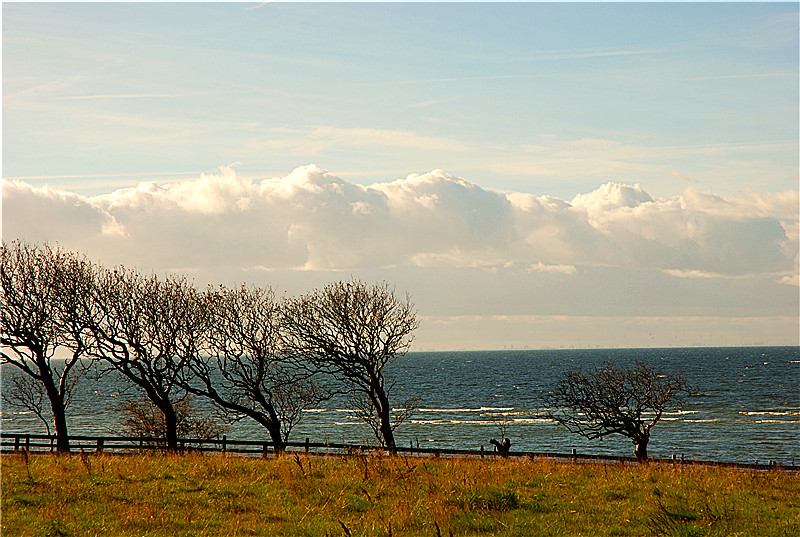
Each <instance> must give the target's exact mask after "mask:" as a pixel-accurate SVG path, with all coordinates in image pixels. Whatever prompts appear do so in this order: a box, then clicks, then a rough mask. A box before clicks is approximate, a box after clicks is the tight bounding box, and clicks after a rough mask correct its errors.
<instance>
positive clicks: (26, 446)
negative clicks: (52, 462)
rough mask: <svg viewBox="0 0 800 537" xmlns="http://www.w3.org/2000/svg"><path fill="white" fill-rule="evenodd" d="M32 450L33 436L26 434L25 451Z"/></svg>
mask: <svg viewBox="0 0 800 537" xmlns="http://www.w3.org/2000/svg"><path fill="white" fill-rule="evenodd" d="M30 450H31V435H29V434H26V435H25V451H30Z"/></svg>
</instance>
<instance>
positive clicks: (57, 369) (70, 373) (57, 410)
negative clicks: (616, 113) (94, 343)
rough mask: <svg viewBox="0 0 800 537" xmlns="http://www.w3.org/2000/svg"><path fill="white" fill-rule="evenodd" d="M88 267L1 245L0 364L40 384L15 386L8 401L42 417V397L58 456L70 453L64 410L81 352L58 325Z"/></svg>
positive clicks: (43, 251) (51, 251)
mask: <svg viewBox="0 0 800 537" xmlns="http://www.w3.org/2000/svg"><path fill="white" fill-rule="evenodd" d="M88 266H89V264H88V262H87V261H86V260H85V259H83V258H82V257H80V256H77V255H75V254H71V253H68V252H65V251H63V250H61V249H60V248H59V247H58V246H50V245H47V244H45V245H42V246H34V245H30V244H27V243H24V242H20V241H14V242H12V243H10V244H6V243H5V242H3V245H2V263H1V264H0V287H1V288H2V291H0V293H1V296H0V299H1V302H0V344H2V351H0V359H2V363H3V364H9V365H12V366H14V367H16V368H17V369H18V371H19V372H21V373H22V374H24V375H27V376H28V377H29V378H30V379H32V380H33V381H35V383H37V384H38V387H37V386H34V385H33V384H31V383H29V382H25V381H20V382H19V383H17V384H13V385H12V390H13V391H12V392H11V393H10V394H9V396H10V397H6V401H11V402H12V404H13V403H18V404H21V405H22V406H27V407H28V408H29V409H36V408H38V411H36V410H34V411H35V412H36V413H37V415H38V416H39V417H40V418H43V416H44V411H43V405H42V402H43V401H44V397H46V399H47V401H48V402H49V405H50V410H51V412H52V420H53V425H54V427H55V433H56V437H57V438H56V449H57V450H58V451H59V452H69V449H70V445H69V436H68V432H67V418H66V409H67V406H68V405H69V395H70V391H71V389H72V386H73V385H74V383H75V381H76V379H77V376H78V374H79V368H77V367H76V366H77V365H78V364H79V361H80V358H81V356H82V355H83V353H84V348H83V345H82V344H81V342H80V341H79V340H74V339H71V337H70V333H69V332H68V331H65V330H64V329H63V325H62V320H63V319H64V317H65V314H66V313H67V312H68V311H69V310H70V309H71V308H72V307H73V306H74V304H73V298H74V297H75V296H76V295H78V294H80V293H82V292H83V288H82V287H81V285H82V284H83V283H85V282H84V280H83V279H82V278H81V277H78V275H79V274H82V273H84V272H85V271H84V269H85V268H86V267H88ZM58 349H62V351H64V354H65V355H66V356H65V357H64V359H63V361H62V360H60V359H56V358H55V355H56V351H57V350H58ZM42 395H44V397H42ZM40 398H41V399H40ZM43 419H45V420H46V418H43ZM47 430H48V433H49V431H50V427H49V425H48V426H47Z"/></svg>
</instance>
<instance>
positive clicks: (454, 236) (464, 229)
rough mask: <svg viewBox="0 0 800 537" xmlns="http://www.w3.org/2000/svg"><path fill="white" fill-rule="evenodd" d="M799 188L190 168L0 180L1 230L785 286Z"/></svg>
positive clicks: (86, 242) (271, 259)
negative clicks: (752, 279) (75, 186)
mask: <svg viewBox="0 0 800 537" xmlns="http://www.w3.org/2000/svg"><path fill="white" fill-rule="evenodd" d="M798 218H799V217H798V192H797V191H796V190H789V191H785V192H781V193H757V192H751V191H744V192H740V193H739V194H737V195H735V196H731V197H721V196H717V195H714V194H711V193H708V192H700V191H698V190H696V189H693V188H687V189H686V190H685V191H684V192H683V193H682V194H681V195H677V196H673V197H670V198H665V199H654V198H653V197H652V196H650V195H649V194H648V193H647V192H646V191H645V189H644V188H643V187H642V186H641V185H639V184H635V185H626V184H618V183H613V182H610V183H607V184H604V185H601V186H599V187H598V188H597V189H596V190H594V191H593V192H588V193H582V194H578V195H576V196H575V197H574V198H573V199H572V200H561V199H557V198H553V197H549V196H535V195H532V194H525V193H519V192H497V191H492V190H489V189H484V188H481V187H480V186H478V185H475V184H473V183H471V182H469V181H467V180H466V179H463V178H459V177H454V176H452V175H450V174H448V173H446V172H444V171H442V170H433V171H431V172H429V173H425V174H411V175H409V176H408V177H406V178H404V179H398V180H396V181H393V182H389V183H376V184H372V185H369V186H362V185H359V184H354V183H350V182H348V181H346V180H344V179H342V178H340V177H337V176H335V175H333V174H331V173H330V172H328V171H326V170H323V169H320V168H318V167H317V166H314V165H308V166H303V167H300V168H297V169H296V170H294V171H293V172H292V173H290V174H289V175H287V176H286V177H281V178H274V179H264V180H252V179H248V178H244V177H240V176H238V175H237V173H236V172H235V170H233V169H231V168H222V169H221V170H220V171H219V173H216V174H211V175H202V176H201V177H199V178H198V179H195V180H191V181H187V182H182V183H176V184H165V185H158V184H156V183H152V182H150V183H142V184H140V185H138V186H137V187H135V188H127V189H122V190H117V191H115V192H112V193H110V194H105V195H97V196H90V197H86V196H80V195H77V194H73V193H69V192H61V191H57V190H54V189H52V188H50V187H43V188H38V187H33V186H31V185H29V184H27V183H24V182H19V181H5V182H4V183H3V234H4V238H5V239H6V240H9V239H13V238H25V239H27V240H31V241H59V242H60V243H61V244H62V245H64V246H65V247H68V248H70V249H76V250H80V251H84V252H87V253H89V254H90V255H91V256H92V257H97V256H100V257H102V260H103V261H104V262H106V263H120V262H122V263H127V264H135V265H140V266H148V267H154V268H170V267H184V268H186V269H190V268H201V269H204V268H209V267H238V268H240V269H269V270H276V269H314V270H329V269H342V270H351V269H364V268H377V267H398V266H418V267H498V266H499V267H502V266H509V265H514V266H518V267H522V268H524V269H525V270H527V271H529V272H537V273H559V274H564V275H567V276H568V275H571V274H574V273H575V272H576V270H577V269H576V267H581V266H606V267H621V268H627V269H657V270H661V271H664V273H665V274H669V275H672V276H675V277H680V278H709V277H712V278H717V277H732V276H741V275H748V274H763V275H768V276H769V277H771V278H773V279H774V280H776V281H782V282H783V283H793V284H797V280H798V278H797V260H798Z"/></svg>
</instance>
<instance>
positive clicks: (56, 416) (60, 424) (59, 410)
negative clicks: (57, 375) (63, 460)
mask: <svg viewBox="0 0 800 537" xmlns="http://www.w3.org/2000/svg"><path fill="white" fill-rule="evenodd" d="M43 373H44V374H43V377H42V379H43V381H44V386H45V391H46V392H47V398H48V399H49V400H50V408H51V409H52V411H53V424H54V425H55V428H56V451H57V452H58V453H59V454H61V453H69V450H70V448H69V433H68V432H67V409H66V408H65V407H64V397H63V396H62V394H61V393H59V390H58V386H56V384H55V382H53V377H51V376H50V371H49V368H48V370H47V371H46V372H43Z"/></svg>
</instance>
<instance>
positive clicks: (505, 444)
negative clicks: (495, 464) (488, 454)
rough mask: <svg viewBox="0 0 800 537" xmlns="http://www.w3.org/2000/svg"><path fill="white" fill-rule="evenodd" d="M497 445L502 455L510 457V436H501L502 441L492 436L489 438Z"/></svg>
mask: <svg viewBox="0 0 800 537" xmlns="http://www.w3.org/2000/svg"><path fill="white" fill-rule="evenodd" d="M489 442H490V443H491V444H493V445H494V446H495V448H496V449H497V451H498V452H499V453H500V456H501V457H508V452H509V451H510V450H511V440H509V439H508V438H501V439H500V442H498V441H497V440H495V439H494V438H492V439H491V440H489Z"/></svg>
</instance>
